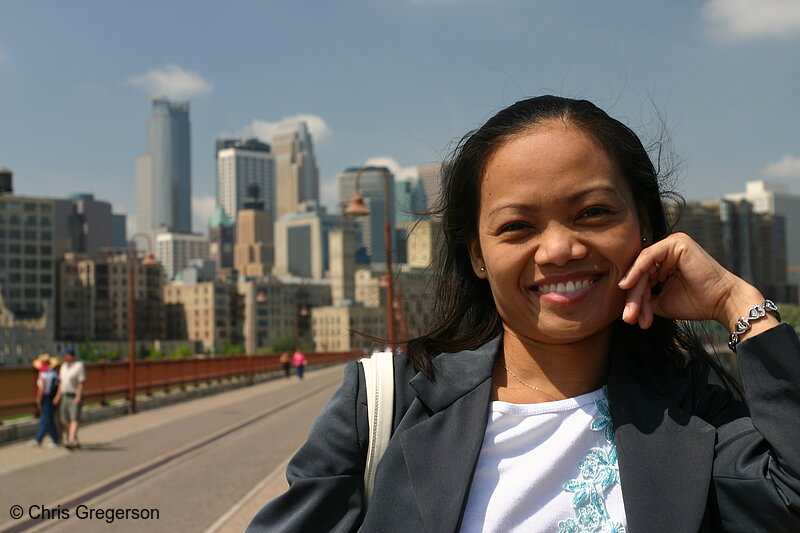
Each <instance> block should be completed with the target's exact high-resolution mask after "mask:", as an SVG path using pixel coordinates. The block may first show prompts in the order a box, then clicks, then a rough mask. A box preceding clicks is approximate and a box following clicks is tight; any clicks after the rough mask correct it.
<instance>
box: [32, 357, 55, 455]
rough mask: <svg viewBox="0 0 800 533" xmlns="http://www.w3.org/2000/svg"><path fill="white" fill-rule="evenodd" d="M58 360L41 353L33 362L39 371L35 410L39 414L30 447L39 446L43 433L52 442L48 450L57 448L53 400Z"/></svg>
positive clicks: (48, 445)
mask: <svg viewBox="0 0 800 533" xmlns="http://www.w3.org/2000/svg"><path fill="white" fill-rule="evenodd" d="M56 366H58V359H55V358H53V357H50V356H49V355H48V354H46V353H43V354H41V355H40V356H39V357H37V358H36V359H35V360H34V361H33V367H34V368H35V369H36V370H38V371H39V375H38V376H37V378H36V410H37V411H38V412H39V431H38V432H37V433H36V437H35V438H34V439H33V440H32V441H31V445H32V446H41V445H42V440H43V439H44V435H45V433H47V434H49V435H50V439H51V441H52V442H49V443H48V444H47V447H48V448H58V447H59V446H60V444H61V443H60V441H59V438H58V430H57V429H56V421H55V404H54V403H53V400H54V398H55V395H56V391H57V390H58V373H56V370H55V367H56Z"/></svg>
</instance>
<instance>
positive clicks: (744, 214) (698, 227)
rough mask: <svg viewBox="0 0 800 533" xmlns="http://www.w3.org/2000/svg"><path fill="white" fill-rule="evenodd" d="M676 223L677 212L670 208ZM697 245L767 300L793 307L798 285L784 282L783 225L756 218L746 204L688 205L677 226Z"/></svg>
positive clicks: (759, 215) (761, 216)
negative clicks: (757, 290)
mask: <svg viewBox="0 0 800 533" xmlns="http://www.w3.org/2000/svg"><path fill="white" fill-rule="evenodd" d="M668 212H669V214H670V217H671V218H672V219H673V220H674V218H675V216H676V215H677V209H676V208H674V207H671V208H669V211H668ZM675 229H676V231H682V232H684V233H687V234H688V235H690V236H691V237H692V238H693V239H694V240H696V241H697V242H698V243H699V244H700V245H701V246H702V247H703V248H704V249H705V250H706V251H708V253H709V254H711V256H712V257H714V259H716V260H717V262H719V263H720V264H721V265H722V266H724V267H725V268H726V269H728V270H730V271H731V272H733V273H734V274H736V275H737V276H739V277H741V278H742V279H744V280H745V281H747V282H749V283H752V284H753V285H755V286H756V287H758V289H759V290H761V292H763V293H764V294H765V295H766V296H767V298H770V299H773V300H775V301H779V302H788V303H796V302H797V299H798V295H797V285H794V284H791V283H790V282H788V280H787V268H786V250H787V235H786V221H785V219H784V218H783V217H781V216H778V215H770V214H767V213H756V212H755V210H754V208H753V205H752V204H751V203H750V202H748V201H746V200H737V201H734V200H728V199H721V200H703V201H702V202H687V204H686V206H685V208H684V209H683V212H682V213H681V217H680V219H679V220H678V223H677V225H676V227H675Z"/></svg>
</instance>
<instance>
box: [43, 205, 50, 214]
mask: <svg viewBox="0 0 800 533" xmlns="http://www.w3.org/2000/svg"><path fill="white" fill-rule="evenodd" d="M41 207H42V213H50V212H51V211H52V206H51V205H50V204H42V206H41Z"/></svg>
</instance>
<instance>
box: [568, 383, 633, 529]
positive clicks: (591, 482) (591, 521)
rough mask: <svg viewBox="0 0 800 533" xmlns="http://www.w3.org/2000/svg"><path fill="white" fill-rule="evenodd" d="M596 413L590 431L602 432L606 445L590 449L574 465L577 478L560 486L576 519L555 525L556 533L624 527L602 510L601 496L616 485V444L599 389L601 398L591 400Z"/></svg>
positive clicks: (605, 403) (605, 399)
mask: <svg viewBox="0 0 800 533" xmlns="http://www.w3.org/2000/svg"><path fill="white" fill-rule="evenodd" d="M594 403H595V405H596V406H597V411H598V412H599V413H600V414H598V415H597V416H596V417H595V418H594V420H592V424H591V426H590V427H591V430H592V431H602V432H603V436H604V437H605V439H606V443H607V444H606V445H605V446H603V447H602V448H592V449H590V450H589V451H588V452H586V457H585V458H584V459H583V460H582V461H581V462H580V463H578V472H579V474H580V475H579V476H578V477H576V478H575V479H570V480H569V481H567V482H566V483H564V490H565V491H567V492H570V493H572V506H573V507H574V508H575V514H576V515H577V518H568V519H567V520H562V521H561V522H559V523H558V533H625V526H623V525H622V524H621V523H619V522H614V521H613V520H611V516H609V514H608V509H607V508H606V501H605V493H606V491H608V489H609V488H610V487H611V486H613V485H614V484H615V483H619V465H617V445H616V444H614V425H613V424H612V423H611V411H610V410H609V408H608V391H607V390H606V388H605V387H603V398H602V399H596V400H595V401H594Z"/></svg>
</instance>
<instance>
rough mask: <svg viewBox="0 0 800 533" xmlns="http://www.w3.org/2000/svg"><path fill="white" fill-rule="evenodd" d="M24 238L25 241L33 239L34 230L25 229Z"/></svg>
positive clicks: (34, 238)
mask: <svg viewBox="0 0 800 533" xmlns="http://www.w3.org/2000/svg"><path fill="white" fill-rule="evenodd" d="M25 240H26V241H35V240H36V231H35V230H30V229H28V230H25Z"/></svg>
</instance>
